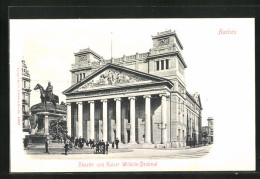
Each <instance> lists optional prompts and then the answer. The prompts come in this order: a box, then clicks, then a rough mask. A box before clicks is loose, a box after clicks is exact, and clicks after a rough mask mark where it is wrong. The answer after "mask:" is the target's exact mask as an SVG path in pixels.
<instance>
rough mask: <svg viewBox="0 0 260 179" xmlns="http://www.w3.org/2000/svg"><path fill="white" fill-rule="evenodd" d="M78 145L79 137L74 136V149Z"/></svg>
mask: <svg viewBox="0 0 260 179" xmlns="http://www.w3.org/2000/svg"><path fill="white" fill-rule="evenodd" d="M78 145H79V139H78V138H77V137H76V138H75V145H74V146H75V149H77V148H78Z"/></svg>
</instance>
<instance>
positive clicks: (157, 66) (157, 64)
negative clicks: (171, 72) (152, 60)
mask: <svg viewBox="0 0 260 179" xmlns="http://www.w3.org/2000/svg"><path fill="white" fill-rule="evenodd" d="M156 70H157V71H159V70H160V62H159V61H157V62H156Z"/></svg>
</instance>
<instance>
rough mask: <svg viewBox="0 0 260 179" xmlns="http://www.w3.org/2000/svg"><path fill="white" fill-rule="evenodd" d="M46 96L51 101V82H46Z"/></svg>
mask: <svg viewBox="0 0 260 179" xmlns="http://www.w3.org/2000/svg"><path fill="white" fill-rule="evenodd" d="M45 91H46V96H47V98H48V99H49V100H50V101H51V100H52V94H53V86H52V85H51V82H48V86H47V88H46V90H45Z"/></svg>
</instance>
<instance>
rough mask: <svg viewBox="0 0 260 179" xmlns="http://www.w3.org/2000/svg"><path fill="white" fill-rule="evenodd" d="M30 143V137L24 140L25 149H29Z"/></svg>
mask: <svg viewBox="0 0 260 179" xmlns="http://www.w3.org/2000/svg"><path fill="white" fill-rule="evenodd" d="M28 143H29V141H28V138H25V139H24V140H23V145H24V150H26V149H29V148H28Z"/></svg>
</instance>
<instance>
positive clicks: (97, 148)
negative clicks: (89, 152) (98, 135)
mask: <svg viewBox="0 0 260 179" xmlns="http://www.w3.org/2000/svg"><path fill="white" fill-rule="evenodd" d="M96 154H99V142H97V143H96Z"/></svg>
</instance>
